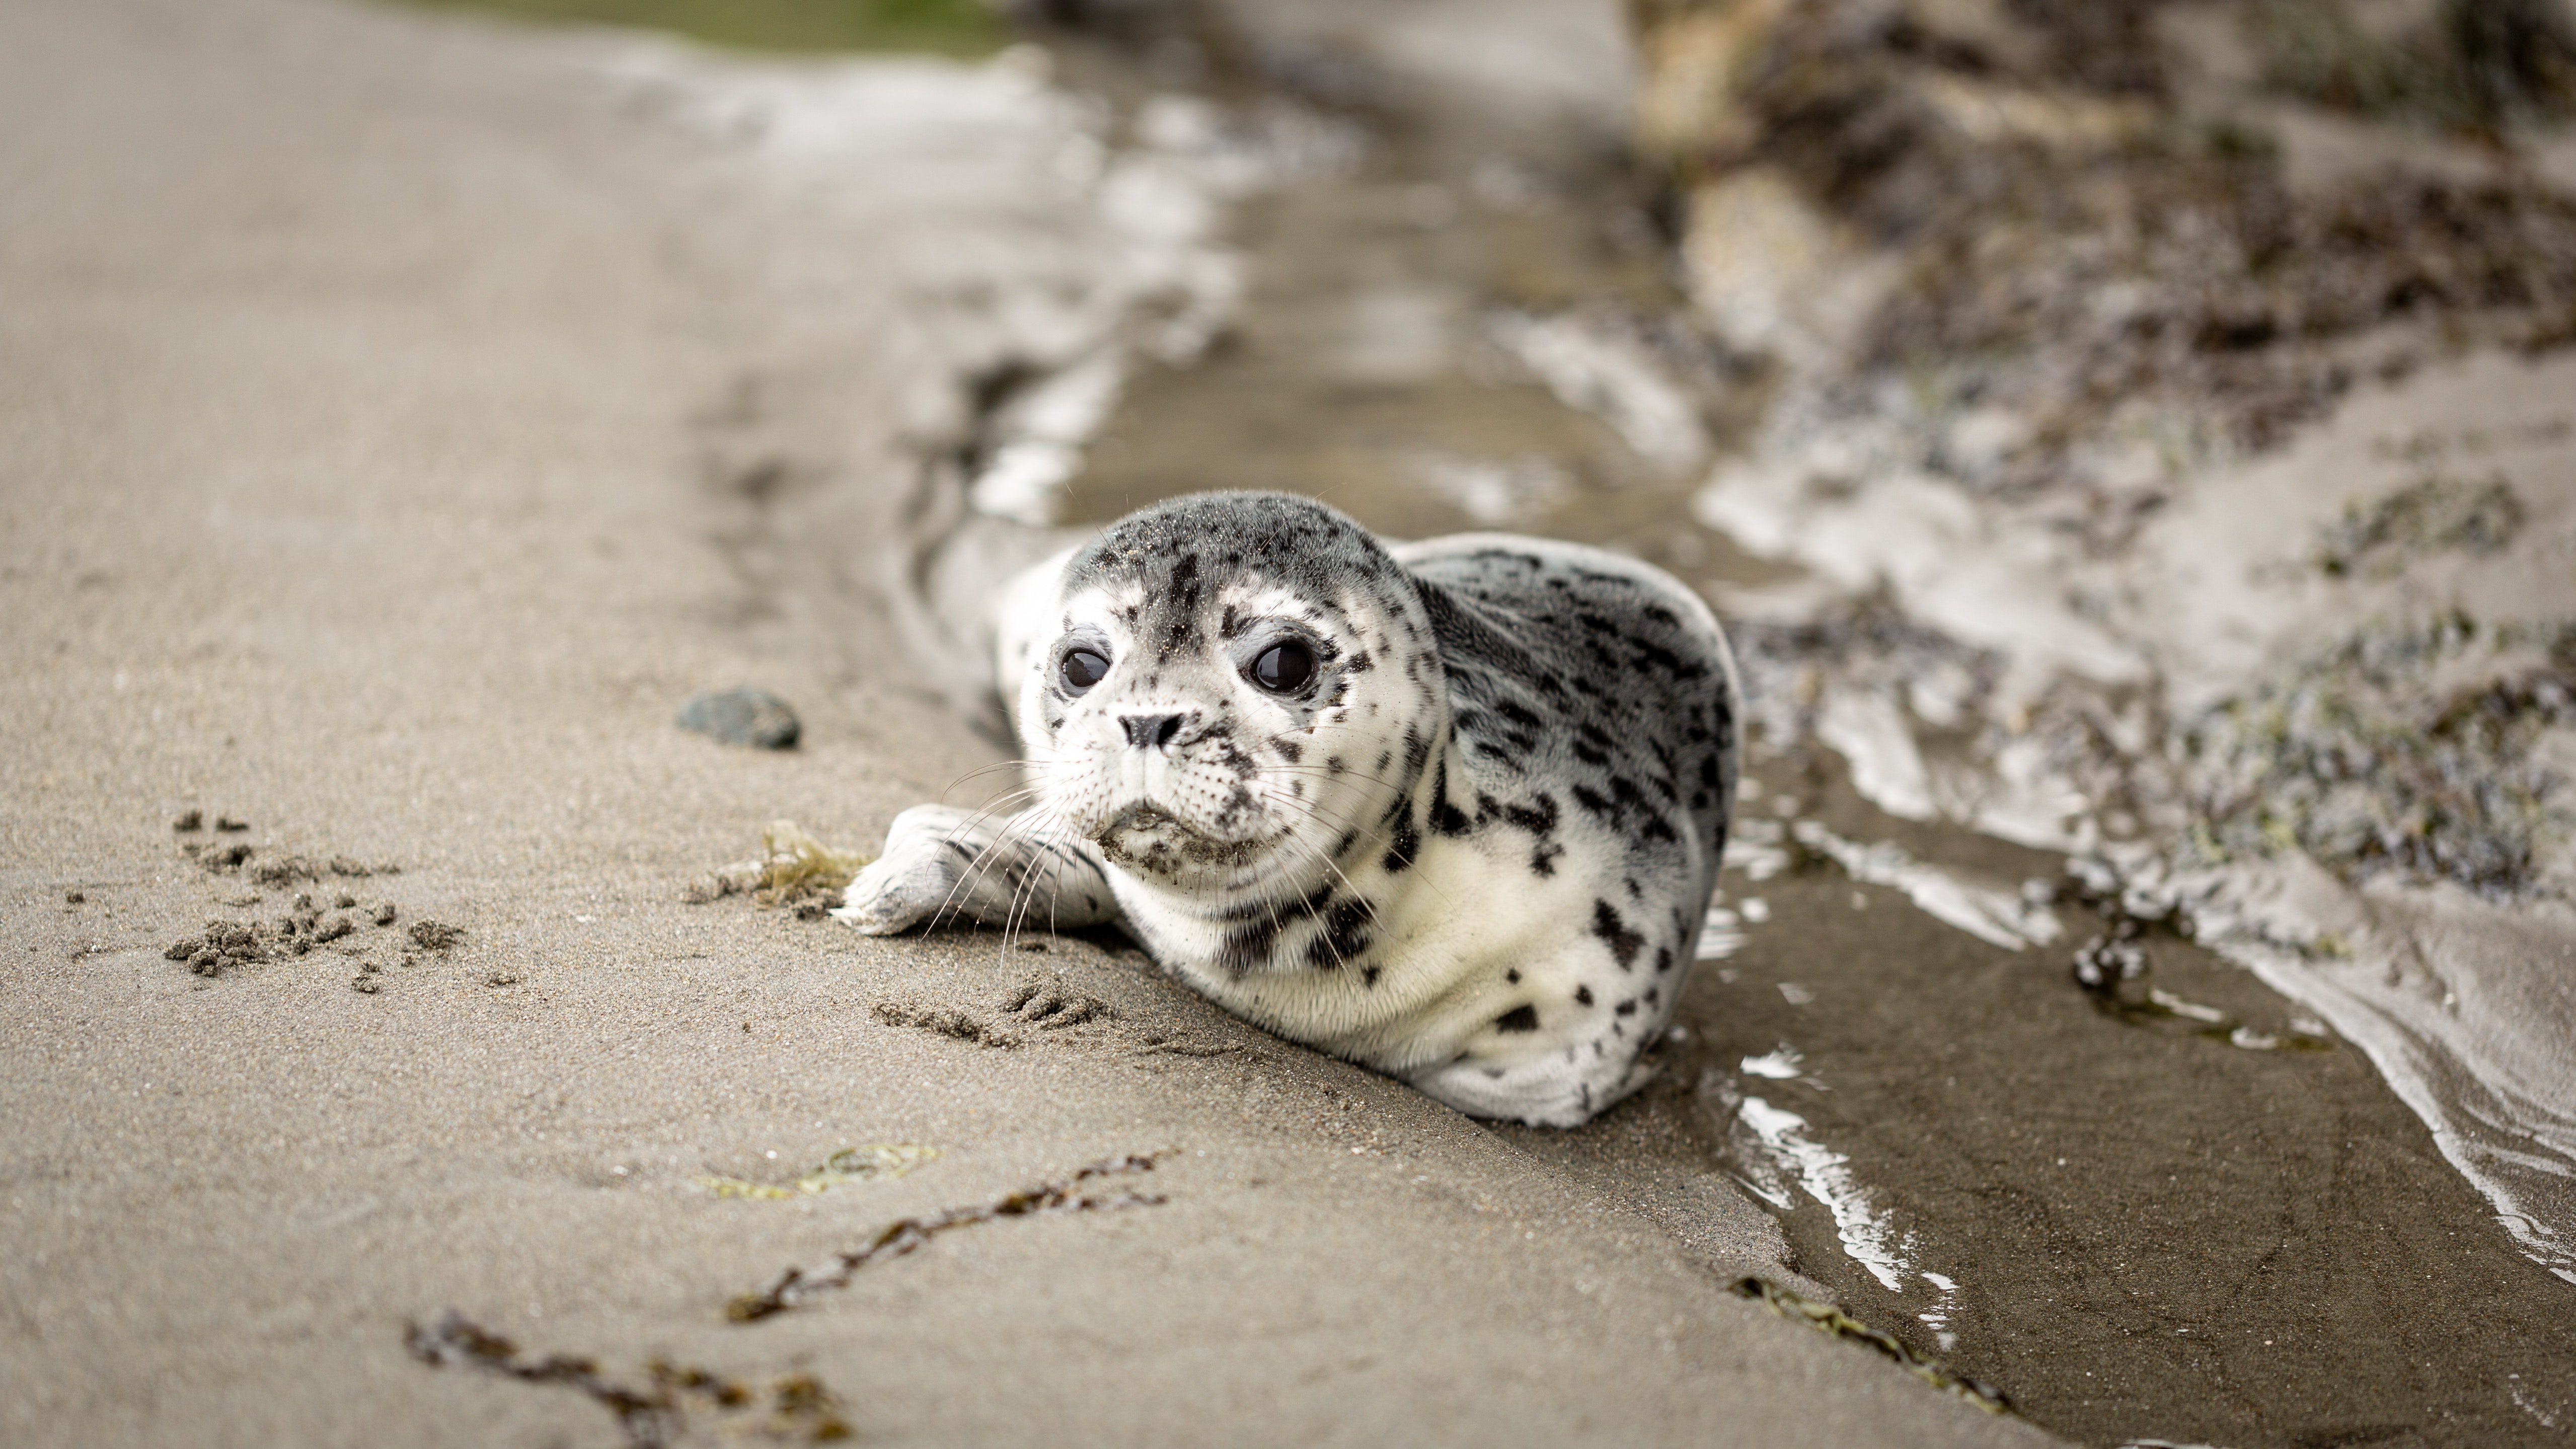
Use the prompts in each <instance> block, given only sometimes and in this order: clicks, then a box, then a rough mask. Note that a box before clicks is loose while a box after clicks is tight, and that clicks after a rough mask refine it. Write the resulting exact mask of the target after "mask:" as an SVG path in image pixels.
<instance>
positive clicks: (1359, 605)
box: [835, 493, 1737, 1127]
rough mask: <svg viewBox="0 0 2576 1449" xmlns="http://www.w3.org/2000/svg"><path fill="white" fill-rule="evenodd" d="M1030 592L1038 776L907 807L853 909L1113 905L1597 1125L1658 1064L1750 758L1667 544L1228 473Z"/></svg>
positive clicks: (1319, 1038)
mask: <svg viewBox="0 0 2576 1449" xmlns="http://www.w3.org/2000/svg"><path fill="white" fill-rule="evenodd" d="M998 623H999V629H998V637H997V641H996V643H997V648H996V656H997V667H998V673H999V683H1000V687H1001V689H1002V692H1003V695H1004V697H1005V699H1007V700H1010V701H1011V702H1012V703H1013V705H1014V712H1015V716H1016V723H1017V725H1018V729H1019V734H1020V739H1021V741H1022V744H1023V745H1024V747H1025V749H1026V751H1027V759H1026V761H1025V762H1024V764H1025V765H1026V767H1027V769H1028V771H1029V776H1030V779H1031V781H1032V790H1031V792H1030V793H1031V794H1032V795H1033V796H1034V803H1033V804H1031V805H1030V806H1029V807H1028V808H1027V809H1025V810H1023V811H1022V812H1020V813H1019V814H1016V815H1010V816H1007V817H1002V816H992V815H985V814H978V813H974V812H968V811H963V810H958V809H954V808H951V807H947V806H937V805H925V806H918V807H915V808H913V809H911V810H907V811H905V812H903V814H902V815H900V816H898V817H897V818H896V820H895V822H894V826H893V828H892V829H891V830H890V831H889V832H888V833H887V836H886V848H885V853H884V855H883V856H881V857H880V858H879V859H878V860H877V861H876V863H874V864H872V865H870V866H869V867H867V869H866V870H864V871H863V872H861V873H860V875H859V876H858V878H857V879H856V880H854V881H853V882H852V883H851V884H850V887H849V889H848V891H847V893H846V897H845V903H844V905H843V906H842V908H841V909H840V910H839V911H837V912H835V914H836V915H837V916H839V917H840V918H841V919H843V920H845V921H847V922H849V923H850V924H852V925H855V926H857V927H858V928H859V929H860V930H862V931H866V932H869V933H871V934H890V933H893V932H896V931H901V930H905V929H907V928H909V927H912V926H914V925H918V924H922V923H924V922H930V921H934V920H940V919H947V918H950V917H964V918H966V919H969V920H972V921H976V922H981V923H984V924H988V925H1009V924H1016V923H1038V924H1043V925H1046V926H1049V927H1053V928H1064V927H1080V926H1090V925H1097V924H1103V923H1107V922H1112V921H1115V922H1117V923H1119V924H1121V925H1122V926H1123V927H1124V928H1125V929H1126V931H1127V933H1128V934H1129V935H1131V936H1133V937H1134V938H1135V939H1136V941H1137V943H1138V944H1139V945H1141V946H1143V947H1144V948H1145V950H1146V951H1147V952H1148V953H1149V954H1150V955H1151V956H1152V957H1153V958H1154V960H1155V961H1156V962H1157V963H1159V964H1160V965H1161V966H1162V967H1163V968H1164V969H1165V970H1166V971H1168V972H1170V973H1171V974H1173V975H1176V976H1178V977H1180V978H1181V979H1182V980H1183V981H1185V982H1187V983H1188V984H1189V985H1190V986H1192V987H1193V988H1195V989H1196V990H1198V991H1199V992H1200V993H1202V994H1203V995H1205V996H1207V997H1208V998H1209V999H1211V1000H1213V1001H1215V1002H1217V1003H1218V1004H1219V1005H1221V1006H1223V1007H1225V1008H1226V1009H1227V1010H1229V1011H1232V1012H1234V1013H1235V1014H1236V1015H1238V1016H1241V1017H1244V1018H1246V1019H1247V1020H1250V1021H1253V1022H1256V1023H1258V1024H1259V1025H1261V1026H1263V1027H1265V1028H1267V1029H1269V1030H1270V1031H1272V1032H1275V1033H1277V1034H1278V1035H1280V1036H1284V1037H1287V1038H1289V1039H1291V1040H1293V1041H1300V1042H1304V1043H1306V1044H1308V1045H1310V1046H1314V1047H1317V1048H1320V1049H1322V1050H1324V1051H1328V1052H1332V1053H1334V1054H1336V1055H1339V1056H1342V1057H1345V1058H1348V1059H1350V1060H1352V1061H1355V1062H1360V1063H1363V1064H1365V1065H1367V1066H1371V1067H1374V1068H1376V1069H1378V1070H1380V1071H1383V1072H1386V1073H1388V1074H1390V1075H1392V1076H1395V1077H1398V1078H1401V1079H1402V1080H1404V1081H1407V1082H1409V1083H1411V1084H1412V1085H1414V1086H1415V1087H1417V1088H1419V1089H1421V1090H1422V1091H1423V1092H1425V1093H1427V1094H1429V1095H1430V1096H1432V1097H1434V1098H1437V1099H1438V1100H1440V1101H1442V1102H1445V1103H1448V1104H1449V1105H1450V1106H1452V1107H1455V1108H1457V1109H1458V1110H1460V1111H1462V1112H1466V1113H1469V1114H1471V1115H1474V1116H1478V1117H1499V1118H1509V1119H1514V1120H1517V1121H1521V1122H1527V1123H1533V1124H1542V1125H1552V1126H1560V1127H1571V1126H1577V1125H1580V1124H1581V1123H1583V1122H1586V1121H1588V1120H1590V1119H1591V1118H1592V1117H1593V1116H1594V1115H1595V1114H1597V1113H1599V1112H1600V1111H1602V1110H1603V1109H1604V1108H1606V1107H1608V1106H1610V1105H1611V1104H1612V1103H1614V1102H1617V1101H1619V1100H1620V1099H1621V1098H1622V1097H1625V1096H1626V1095H1628V1094H1629V1093H1630V1092H1632V1091H1634V1090H1635V1089H1636V1088H1637V1087H1638V1086H1639V1085H1640V1084H1641V1083H1642V1082H1643V1081H1644V1080H1645V1078H1646V1076H1647V1075H1648V1072H1646V1071H1645V1070H1643V1069H1641V1067H1640V1065H1639V1061H1638V1057H1639V1053H1640V1052H1641V1051H1642V1049H1643V1048H1644V1047H1645V1046H1646V1045H1647V1044H1648V1043H1649V1042H1651V1041H1653V1040H1654V1039H1655V1038H1656V1036H1657V1035H1658V1034H1659V1033H1660V1032H1661V1030H1662V1029H1663V1025H1664V1022H1665V1020H1666V1018H1667V1017H1668V1016H1669V1015H1670V1014H1671V1012H1672V1009H1673V1006H1674V1003H1675V1001H1676V999H1677V998H1678V997H1679V995H1680V993H1681V987H1682V982H1683V980H1684V978H1685V977H1686V976H1687V975H1688V973H1689V971H1690V966H1691V961H1692V959H1693V954H1694V950H1695V947H1696V946H1697V943H1698V939H1699V933H1700V926H1701V923H1702V921H1703V919H1704V918H1705V915H1706V910H1707V905H1708V899H1709V892H1710V888H1711V887H1712V885H1714V883H1715V880H1716V875H1717V868H1718V860H1719V857H1720V855H1721V854H1722V853H1723V849H1724V846H1725V839H1726V827H1727V821H1728V818H1729V815H1730V813H1731V811H1732V809H1733V806H1734V801H1735V784H1736V773H1737V742H1736V716H1737V708H1736V704H1737V687H1736V682H1735V670H1734V663H1733V660H1732V658H1731V657H1730V655H1729V653H1728V651H1727V646H1726V639H1725V636H1724V635H1723V634H1722V633H1721V632H1720V631H1719V629H1718V626H1717V621H1716V620H1715V618H1713V617H1712V616H1711V615H1710V613H1709V611H1708V608H1707V606H1706V605H1704V604H1702V603H1701V602H1700V600H1699V599H1698V597H1697V596H1695V595H1694V594H1692V593H1691V592H1690V591H1689V590H1688V589H1686V588H1684V587H1683V586H1682V585H1681V584H1680V583H1679V582H1678V581H1676V580H1674V579H1673V578H1672V577H1671V576H1669V575H1667V574H1665V573H1663V572H1662V571H1660V570H1658V569H1655V568H1652V567H1650V566H1648V565H1646V564H1643V563H1640V562H1638V561H1636V560H1634V559H1629V558H1624V557H1621V556H1619V555H1616V554H1610V553H1605V552H1602V551H1601V550H1598V549H1591V548H1585V547H1581V546H1579V545H1575V544H1568V543H1558V542H1552V541H1548V540H1542V539H1532V538H1518V537H1513V536H1509V535H1504V534H1464V535H1459V536H1455V537H1450V538H1440V539H1433V540H1430V541H1428V542H1423V543H1414V544H1406V545H1401V546H1397V547H1392V548H1390V547H1388V546H1386V545H1384V544H1381V543H1380V542H1379V541H1378V540H1377V539H1376V538H1374V537H1372V536H1371V535H1370V534H1369V533H1368V531H1367V530H1365V529H1363V528H1361V527H1360V526H1359V525H1358V524H1357V523H1355V522H1353V521H1352V520H1351V519H1350V518H1349V517H1347V516H1345V515H1343V514H1341V513H1339V512H1337V511H1335V510H1333V509H1331V508H1328V507H1325V506H1324V505H1322V504H1320V503H1315V502H1312V501H1310V500H1307V499H1303V498H1297V497H1292V496H1289V495H1285V494H1272V493H1204V494H1196V495H1192V496H1189V497H1184V498H1177V499H1173V500H1171V501H1169V502H1165V503H1161V504H1157V505H1155V506H1153V507H1149V508H1146V509H1143V510H1141V511H1139V512H1137V513H1133V514H1130V515H1129V516H1128V517H1126V518H1124V519H1121V520H1119V521H1118V522H1116V523H1114V524H1111V525H1110V526H1109V527H1108V528H1107V529H1106V530H1104V531H1103V532H1101V533H1100V534H1099V535H1098V536H1097V537H1095V538H1094V539H1092V540H1091V541H1090V542H1088V543H1085V544H1081V545H1078V546H1076V547H1075V548H1073V549H1070V550H1068V551H1067V552H1065V553H1063V554H1060V555H1058V556H1057V557H1056V558H1053V559H1050V560H1048V561H1047V562H1046V563H1043V564H1041V565H1039V566H1038V567H1037V568H1035V569H1032V570H1030V571H1029V572H1028V573H1026V574H1024V575H1022V576H1021V577H1020V578H1019V579H1018V580H1016V581H1015V582H1014V583H1013V584H1012V586H1011V587H1010V589H1009V590H1008V591H1007V592H1006V593H1005V595H1004V597H1003V599H1002V600H1001V604H1000V618H999V620H998Z"/></svg>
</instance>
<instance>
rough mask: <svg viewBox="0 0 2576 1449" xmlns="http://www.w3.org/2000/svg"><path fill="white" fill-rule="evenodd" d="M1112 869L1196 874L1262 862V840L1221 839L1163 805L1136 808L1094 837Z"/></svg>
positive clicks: (1124, 812)
mask: <svg viewBox="0 0 2576 1449" xmlns="http://www.w3.org/2000/svg"><path fill="white" fill-rule="evenodd" d="M1091 838H1092V842H1093V843H1094V844H1096V845H1098V846H1099V847H1100V853H1101V854H1102V855H1104V856H1106V857H1108V859H1109V862H1110V863H1111V864H1113V865H1121V866H1125V867H1127V868H1128V869H1130V870H1138V871H1144V872H1147V873H1149V874H1152V875H1160V876H1181V875H1198V874H1202V873H1204V872H1206V871H1208V870H1211V869H1223V868H1229V867H1239V866H1242V865H1246V864H1249V863H1250V862H1251V861H1253V860H1255V859H1257V858H1259V856H1260V855H1261V853H1262V842H1260V841H1257V840H1219V839H1217V838H1216V837H1215V836H1212V835H1209V834H1207V833H1206V832H1204V831H1202V830H1200V829H1199V828H1198V827H1197V826H1194V825H1192V824H1190V823H1189V822H1188V821H1186V820H1183V819H1182V818H1180V817H1179V816H1177V815H1174V814H1173V813H1172V812H1170V811H1168V810H1165V809H1163V808H1162V807H1161V806H1159V805H1152V804H1143V803H1139V804H1135V805H1130V806H1128V807H1127V808H1126V809H1124V810H1121V811H1119V812H1118V813H1117V814H1116V815H1113V816H1111V817H1110V818H1109V821H1108V823H1107V824H1104V825H1102V826H1101V827H1100V828H1099V829H1098V830H1097V831H1095V832H1093V833H1092V837H1091Z"/></svg>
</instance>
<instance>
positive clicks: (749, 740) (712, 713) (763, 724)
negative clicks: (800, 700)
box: [678, 689, 804, 750]
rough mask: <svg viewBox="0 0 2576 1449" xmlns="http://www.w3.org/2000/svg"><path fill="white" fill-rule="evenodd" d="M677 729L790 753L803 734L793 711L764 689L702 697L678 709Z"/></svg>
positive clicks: (781, 700)
mask: <svg viewBox="0 0 2576 1449" xmlns="http://www.w3.org/2000/svg"><path fill="white" fill-rule="evenodd" d="M678 723H679V726H680V728H682V729H684V730H696V731H697V732H698V733H699V734H702V735H711V736H713V737H714V738H716V739H719V740H722V741H724V742H725V743H726V744H729V745H752V746H756V747H758V748H760V749H764V750H784V749H791V748H793V747H794V746H795V744H796V737H797V736H798V735H799V734H801V733H802V732H803V728H804V727H803V726H802V725H800V724H798V723H797V720H796V711H794V710H792V709H790V708H788V707H787V701H785V700H783V699H780V698H779V697H778V696H777V695H774V694H771V693H770V692H769V691H768V690H765V689H728V690H726V691H725V692H723V693H722V694H702V695H699V696H698V697H697V698H695V699H693V700H690V701H689V702H688V704H687V705H686V706H685V707H684V708H682V709H681V711H680V718H679V721H678Z"/></svg>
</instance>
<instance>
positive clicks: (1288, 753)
mask: <svg viewBox="0 0 2576 1449" xmlns="http://www.w3.org/2000/svg"><path fill="white" fill-rule="evenodd" d="M1038 639H1039V640H1040V642H1039V643H1038V646H1037V647H1036V649H1035V650H1034V651H1033V652H1032V653H1031V656H1030V659H1029V665H1028V672H1027V674H1026V676H1025V677H1024V678H1023V679H1022V680H1021V682H1020V689H1019V723H1020V733H1021V737H1022V740H1023V742H1024V743H1025V744H1026V745H1027V747H1028V749H1029V753H1030V757H1031V759H1032V761H1033V762H1034V765H1035V772H1036V779H1037V784H1038V788H1039V792H1040V799H1039V803H1038V806H1037V808H1038V809H1040V810H1043V811H1047V812H1050V813H1051V814H1052V816H1053V818H1054V823H1055V825H1056V826H1057V828H1060V829H1064V830H1069V831H1071V832H1072V833H1074V834H1077V835H1080V836H1083V837H1086V838H1088V839H1090V840H1092V841H1094V842H1096V843H1097V844H1098V845H1099V847H1100V851H1101V853H1102V855H1103V856H1105V857H1106V858H1107V859H1108V861H1109V862H1110V864H1111V865H1113V866H1114V867H1116V868H1118V869H1119V870H1120V871H1122V872H1124V873H1126V874H1127V875H1128V876H1130V877H1131V878H1132V879H1134V880H1136V881H1137V882H1139V883H1141V884H1144V885H1146V886H1148V887H1149V888H1152V889H1154V890H1155V891H1156V892H1157V893H1158V894H1163V895H1166V896H1167V897H1169V896H1180V897H1188V898H1191V900H1190V901H1189V904H1190V905H1191V906H1193V907H1196V908H1199V909H1202V910H1205V911H1207V912H1209V913H1210V914H1217V913H1221V912H1223V911H1224V910H1226V909H1227V908H1229V907H1233V908H1243V907H1246V906H1249V905H1254V904H1258V903H1262V902H1269V903H1274V904H1275V903H1277V902H1281V901H1293V900H1296V899H1299V898H1303V897H1307V896H1309V895H1310V894H1311V893H1313V892H1314V891H1316V890H1317V889H1318V888H1320V887H1321V886H1322V885H1323V884H1324V883H1326V882H1329V881H1331V880H1332V879H1334V878H1335V876H1336V875H1337V873H1338V872H1339V869H1340V867H1339V865H1338V863H1337V862H1339V861H1340V860H1341V859H1342V858H1344V857H1352V856H1354V855H1355V853H1358V852H1364V851H1367V850H1370V849H1379V850H1382V849H1384V848H1385V840H1386V838H1387V837H1388V835H1389V833H1390V832H1391V831H1393V830H1395V829H1397V828H1399V821H1401V820H1402V819H1404V818H1405V817H1406V815H1407V813H1408V812H1407V807H1406V805H1405V803H1404V802H1406V801H1407V800H1409V798H1410V796H1411V794H1412V789H1413V786H1414V784H1415V783H1416V782H1417V781H1418V780H1419V779H1420V778H1421V776H1422V772H1423V770H1424V768H1425V765H1426V763H1427V762H1428V761H1429V760H1430V759H1431V758H1432V757H1433V754H1434V752H1435V751H1436V750H1437V749H1439V748H1440V747H1442V746H1443V745H1444V744H1445V742H1446V738H1447V734H1448V722H1449V721H1448V704H1447V691H1446V688H1445V684H1444V681H1443V679H1442V677H1441V674H1440V661H1439V655H1438V653H1437V651H1436V650H1435V649H1434V647H1433V644H1432V636H1431V622H1430V619H1429V617H1428V615H1426V614H1425V612H1424V610H1423V607H1422V602H1421V599H1420V597H1419V596H1418V595H1417V594H1416V592H1415V589H1414V586H1413V582H1412V579H1411V578H1410V576H1409V575H1407V574H1406V573H1405V571H1404V569H1403V568H1402V567H1401V566H1400V565H1398V564H1397V563H1396V562H1395V560H1394V559H1392V558H1390V557H1388V555H1387V552H1386V550H1385V549H1384V548H1382V547H1380V546H1379V544H1378V542H1377V540H1376V539H1374V538H1372V537H1370V536H1369V534H1368V532H1367V530H1365V529H1363V528H1361V527H1360V526H1359V525H1358V524H1356V523H1354V522H1352V521H1351V520H1350V519H1349V518H1347V517H1345V516H1344V515H1342V514H1341V513H1338V512H1336V511H1334V510H1333V509H1330V508H1327V507H1325V506H1323V505H1322V504H1320V503H1315V502H1312V501H1309V500H1307V499H1303V498H1296V497H1291V496H1289V495H1286V494H1276V493H1202V494H1194V495H1192V496H1189V497H1185V498H1177V499H1173V500H1171V501H1169V502H1166V503H1161V504H1157V505H1155V506H1153V507H1150V508H1146V509H1144V510H1141V511H1139V512H1137V513H1133V514H1130V515H1128V516H1127V517H1126V518H1123V519H1121V520H1119V521H1118V522H1116V523H1114V524H1112V525H1110V526H1109V528H1108V529H1107V531H1105V532H1103V533H1102V534H1101V535H1100V536H1099V538H1097V539H1096V540H1094V541H1093V542H1092V543H1091V544H1089V545H1088V546H1087V547H1085V548H1083V549H1081V550H1079V551H1077V552H1076V553H1075V554H1074V556H1073V558H1072V560H1071V561H1070V562H1069V563H1068V564H1067V565H1066V566H1065V570H1064V574H1063V577H1062V581H1061V587H1060V590H1059V593H1058V596H1057V599H1056V601H1055V613H1054V617H1053V618H1051V619H1049V620H1048V621H1047V622H1046V625H1045V627H1044V628H1041V629H1039V630H1038ZM1175 904H1179V902H1175Z"/></svg>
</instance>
